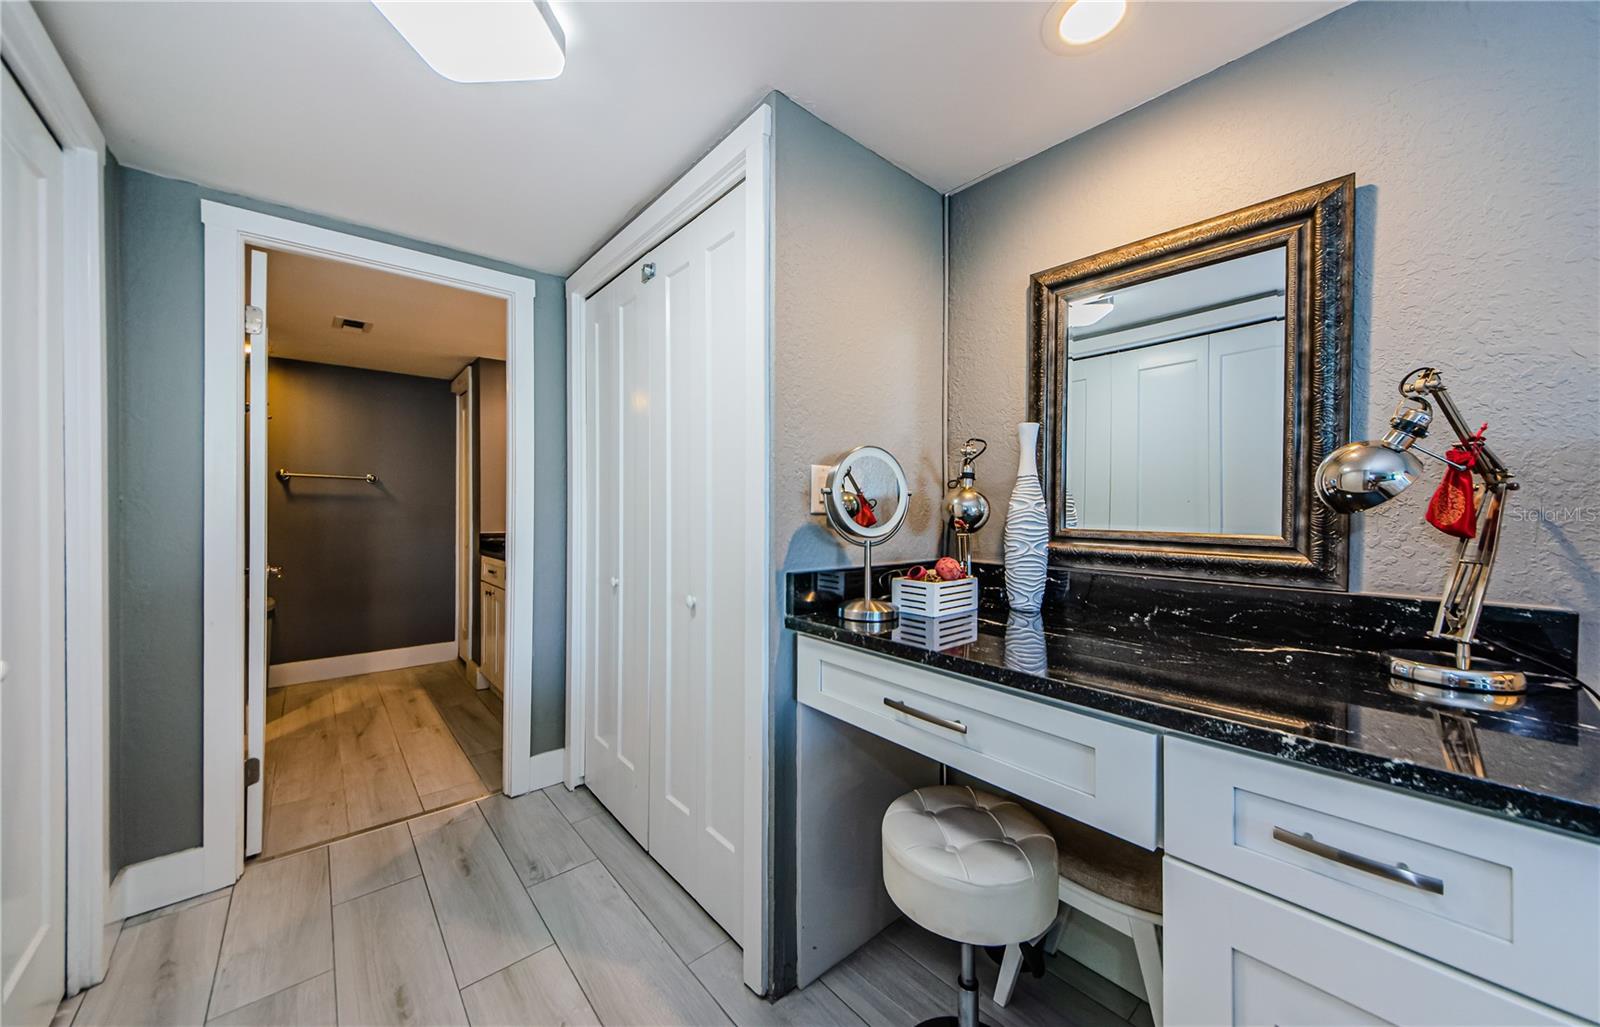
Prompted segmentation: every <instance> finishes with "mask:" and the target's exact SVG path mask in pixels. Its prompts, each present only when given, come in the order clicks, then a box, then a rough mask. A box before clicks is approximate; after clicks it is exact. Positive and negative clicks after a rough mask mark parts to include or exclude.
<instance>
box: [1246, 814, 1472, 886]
mask: <svg viewBox="0 0 1600 1027" xmlns="http://www.w3.org/2000/svg"><path fill="white" fill-rule="evenodd" d="M1272 840H1273V841H1275V842H1282V843H1283V844H1285V845H1289V846H1292V847H1294V848H1296V849H1299V850H1300V851H1302V852H1309V853H1311V854H1312V855H1313V856H1321V857H1322V858H1323V859H1326V860H1331V861H1333V862H1335V863H1339V864H1341V865H1343V866H1347V867H1351V868H1352V869H1355V870H1360V871H1362V872H1364V873H1368V874H1372V875H1373V876H1375V877H1381V878H1383V879H1384V880H1386V881H1394V882H1395V883H1396V884H1407V885H1410V886H1411V887H1413V888H1419V889H1421V890H1422V891H1425V892H1431V893H1432V894H1434V895H1443V894H1444V882H1443V881H1441V880H1440V879H1439V878H1437V877H1429V876H1428V875H1427V874H1419V873H1417V872H1416V871H1415V870H1412V869H1411V868H1410V867H1408V866H1406V865H1405V864H1404V863H1395V864H1392V865H1391V864H1389V863H1380V862H1378V861H1377V860H1375V859H1368V858H1367V857H1366V856H1358V855H1356V854H1355V853H1353V852H1346V851H1344V850H1343V849H1336V848H1334V847H1333V846H1332V845H1329V844H1328V843H1327V842H1319V841H1317V840H1316V839H1315V838H1313V837H1312V836H1311V832H1309V831H1307V832H1306V833H1305V834H1295V833H1294V832H1293V831H1290V830H1288V829H1287V828H1282V827H1274V828H1273V829H1272Z"/></svg>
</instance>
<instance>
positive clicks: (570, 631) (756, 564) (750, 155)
mask: <svg viewBox="0 0 1600 1027" xmlns="http://www.w3.org/2000/svg"><path fill="white" fill-rule="evenodd" d="M740 182H744V183H745V186H746V189H747V202H746V206H745V210H746V218H747V222H746V225H745V239H746V246H747V247H748V252H747V253H746V255H745V274H746V275H747V276H748V282H747V289H748V299H747V303H746V308H745V310H746V312H745V317H746V319H747V331H748V334H749V337H750V338H751V339H752V340H759V341H760V345H761V346H762V347H763V351H764V353H765V359H763V360H760V361H752V363H751V366H752V368H753V371H752V374H751V379H750V381H749V382H748V383H747V388H748V394H749V395H750V396H751V397H753V398H754V400H753V401H754V402H756V403H757V404H758V405H759V410H760V415H761V416H760V421H761V424H762V430H760V431H756V432H752V433H751V434H750V436H749V437H748V438H747V439H746V440H745V442H746V449H745V453H744V458H743V459H744V464H745V467H746V470H747V473H748V476H749V480H750V481H753V482H759V483H762V484H761V485H760V487H758V488H757V489H756V491H755V496H756V498H755V501H754V508H753V509H752V511H751V512H752V515H753V516H752V518H751V525H750V530H749V533H748V534H747V535H746V537H745V540H744V541H745V557H746V564H745V565H746V567H747V569H748V578H747V580H746V587H747V588H748V589H749V593H748V594H750V595H752V596H760V597H762V604H763V608H764V609H767V610H773V609H775V606H774V605H773V604H774V602H775V601H776V600H775V591H776V590H775V583H774V581H773V578H772V574H771V552H772V548H771V542H770V536H771V525H770V518H769V516H768V505H769V499H768V494H767V493H768V489H767V487H766V484H765V483H766V482H768V481H770V480H771V468H770V463H771V461H770V456H769V454H770V453H771V444H770V443H771V433H772V428H771V410H772V402H771V373H770V369H771V363H772V303H771V299H772V297H771V292H772V289H771V283H772V191H773V181H772V108H771V107H770V106H769V105H766V104H763V105H762V106H760V107H759V108H757V109H756V111H755V113H753V114H751V115H750V116H749V117H748V118H746V119H745V121H744V122H743V123H742V124H741V125H740V126H739V127H738V128H736V129H734V130H733V131H732V132H731V133H729V134H728V136H727V137H726V138H725V139H723V140H722V142H720V143H718V144H717V146H716V147H715V148H714V149H713V150H712V151H711V152H710V153H708V154H706V156H705V157H703V158H701V159H700V161H699V162H698V163H696V164H695V166H694V167H693V168H691V169H689V171H688V172H687V173H686V174H685V175H684V176H683V177H682V178H680V179H679V180H678V181H677V182H676V183H674V184H673V186H672V187H671V188H669V189H668V190H667V191H666V192H665V193H663V194H662V195H661V197H660V198H659V199H657V200H656V201H655V202H654V203H652V204H650V206H649V207H647V208H646V209H645V211H644V213H642V214H640V215H639V216H638V217H636V218H635V219H634V220H633V221H631V222H629V224H628V226H627V227H626V228H624V229H622V230H621V231H620V232H618V233H617V234H616V235H615V236H614V237H613V238H612V239H611V240H610V241H609V242H607V243H606V244H605V245H604V246H602V247H601V248H600V250H599V251H598V252H597V253H595V255H594V256H592V257H590V258H589V259H588V260H587V261H586V262H585V263H584V265H583V266H582V267H581V268H579V269H578V270H577V271H576V272H574V273H573V275H572V277H570V278H569V279H567V468H568V481H567V749H566V783H567V786H568V787H573V788H575V787H577V786H578V785H579V784H580V783H581V782H582V781H583V765H584V764H583V742H584V696H585V692H586V685H587V682H588V676H589V674H590V673H592V670H591V668H590V666H589V660H588V653H587V652H586V651H585V650H584V639H585V638H586V637H587V636H588V632H589V623H588V617H587V614H586V611H587V609H588V602H589V598H590V596H589V592H590V588H589V586H590V584H591V583H590V582H589V580H588V579H587V577H586V574H585V571H584V567H585V554H586V552H587V550H588V547H589V545H590V541H591V540H590V539H589V538H588V535H587V533H586V531H585V521H584V516H583V515H584V500H583V497H584V496H585V495H587V489H588V485H589V480H590V477H591V476H592V474H593V473H594V469H593V468H591V467H589V466H588V463H587V452H588V449H587V439H588V434H587V430H586V427H585V424H586V420H585V417H584V410H585V407H584V403H585V402H586V397H587V395H588V382H587V380H586V370H585V368H586V365H585V362H584V339H583V316H584V306H585V303H586V302H587V300H588V298H589V297H590V296H593V295H594V294H595V293H596V292H598V291H599V289H600V288H601V287H602V286H604V285H605V284H606V283H607V282H609V281H610V280H611V279H612V278H614V277H616V275H617V274H618V273H619V272H621V271H622V270H624V269H625V268H627V267H628V266H629V265H631V264H632V263H633V262H634V261H636V260H638V259H639V258H640V257H642V256H643V255H644V254H646V253H648V252H649V251H650V250H651V249H652V248H653V247H655V246H656V245H657V244H658V243H660V242H661V241H662V240H664V239H666V238H667V237H668V236H670V235H672V233H674V232H676V231H677V230H678V229H680V228H682V227H683V226H684V225H686V224H688V223H689V222H690V221H692V220H694V218H695V217H696V216H697V215H698V214H700V213H701V212H702V211H704V210H705V209H706V208H707V207H710V206H711V204H712V203H714V202H715V201H716V200H717V199H718V198H719V197H721V196H722V195H723V194H724V193H726V192H727V191H728V190H730V189H732V188H733V187H734V186H735V185H738V184H739V183H740ZM770 635H771V632H770V631H767V630H762V631H759V632H755V633H753V635H752V636H751V637H750V638H748V639H746V641H745V669H746V680H748V681H750V682H751V683H752V687H751V688H750V691H749V692H748V694H747V695H746V697H745V699H746V702H745V745H744V770H745V777H744V838H743V840H742V842H741V844H742V845H743V846H744V881H743V887H744V895H743V908H744V925H743V928H744V929H743V935H744V938H745V940H746V942H745V946H744V981H745V983H746V984H747V985H749V986H750V987H751V988H752V989H753V990H755V991H756V993H757V994H762V993H765V992H766V991H767V988H768V981H769V966H768V960H767V955H768V952H769V950H770V947H771V946H770V942H771V938H770V935H769V932H768V926H769V923H768V916H767V911H768V909H769V908H770V902H771V894H770V882H769V875H768V873H767V868H768V867H769V866H770V861H769V860H768V854H769V844H768V841H769V839H770V837H771V831H770V829H769V824H768V822H767V797H768V794H769V790H770V763H769V760H768V752H767V732H768V706H769V693H770V683H769V680H768V679H769V676H770V671H769V668H770V663H769V647H770V644H771V642H770Z"/></svg>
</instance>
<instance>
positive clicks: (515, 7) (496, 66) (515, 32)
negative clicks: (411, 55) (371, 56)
mask: <svg viewBox="0 0 1600 1027" xmlns="http://www.w3.org/2000/svg"><path fill="white" fill-rule="evenodd" d="M372 5H373V6H374V7H376V8H377V9H378V10H379V11H381V12H382V13H383V16H384V17H385V18H388V19H389V24H391V25H393V26H394V27H395V30H396V31H398V32H399V33H400V35H401V36H403V37H404V38H405V41H406V42H407V43H410V44H411V49H413V50H415V51H416V52H417V54H418V55H419V56H420V57H421V58H422V59H423V60H424V61H426V62H427V63H428V67H430V68H432V69H433V70H434V71H437V72H438V73H439V74H441V75H443V76H444V77H445V78H447V79H449V80H450V81H452V82H528V81H532V80H535V79H548V78H555V77H556V76H557V75H560V74H561V71H562V69H563V68H565V67H566V66H567V53H566V51H567V41H566V36H565V35H564V34H563V33H562V31H561V24H560V23H559V22H558V21H556V18H555V15H554V14H552V13H551V11H550V6H549V4H546V3H544V2H542V0H446V2H439V0H372Z"/></svg>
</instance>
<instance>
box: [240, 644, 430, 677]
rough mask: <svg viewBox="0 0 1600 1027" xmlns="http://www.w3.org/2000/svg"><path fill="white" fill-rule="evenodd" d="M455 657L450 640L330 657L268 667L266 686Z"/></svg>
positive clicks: (396, 667) (417, 665)
mask: <svg viewBox="0 0 1600 1027" xmlns="http://www.w3.org/2000/svg"><path fill="white" fill-rule="evenodd" d="M455 658H456V643H455V642H454V641H449V642H432V643H430V644H428V645H413V646H407V647H406V648H404V649H383V650H380V651H379V652H375V653H351V654H350V655H348V656H329V657H326V658H324V659H321V660H299V661H297V662H295V663H275V664H273V665H272V666H271V667H269V668H267V687H268V688H282V687H283V686H284V685H300V684H304V683H306V682H307V681H327V680H329V679H331V678H343V677H349V676H350V675H351V674H371V673H374V672H376V671H380V670H399V669H401V668H402V667H421V666H423V665H424V664H428V663H444V662H446V661H447V660H453V659H455Z"/></svg>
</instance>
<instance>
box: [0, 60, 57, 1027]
mask: <svg viewBox="0 0 1600 1027" xmlns="http://www.w3.org/2000/svg"><path fill="white" fill-rule="evenodd" d="M0 77H3V78H4V79H5V82H4V87H3V88H4V96H3V102H4V107H3V118H0V136H3V140H4V141H3V157H0V193H3V200H0V204H3V206H0V225H3V231H0V236H3V238H4V249H3V251H0V252H3V263H0V273H3V281H0V332H3V335H0V745H3V750H0V808H3V815H0V903H3V905H0V981H3V982H4V988H3V991H4V1000H3V1008H0V1013H3V1015H0V1020H3V1021H4V1022H5V1023H7V1024H19V1025H24V1024H26V1025H33V1024H47V1023H49V1022H50V1018H51V1016H52V1015H54V1013H55V1008H56V1004H57V1003H58V1002H59V1001H60V999H61V995H62V991H63V989H64V986H65V981H66V948H65V941H66V934H65V928H64V922H65V900H66V862H67V857H66V635H65V631H66V624H65V609H64V606H65V590H64V583H63V564H64V562H65V555H66V553H65V542H64V540H63V536H62V529H61V517H62V509H63V497H62V474H63V455H62V423H61V417H62V395H61V389H62V369H61V347H62V333H61V320H60V315H61V260H62V258H61V211H62V207H61V177H62V172H61V150H60V148H59V147H57V146H56V144H55V141H54V140H53V139H52V138H51V136H50V133H49V132H48V131H47V130H46V129H45V126H44V123H43V122H41V121H40V120H39V117H38V115H37V114H35V113H34V111H33V108H32V107H31V106H30V105H29V103H28V100H27V98H26V97H25V96H24V95H23V93H22V90H21V88H20V87H19V86H18V85H17V83H16V82H15V81H14V80H13V79H12V78H11V74H10V72H9V71H6V72H0Z"/></svg>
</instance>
